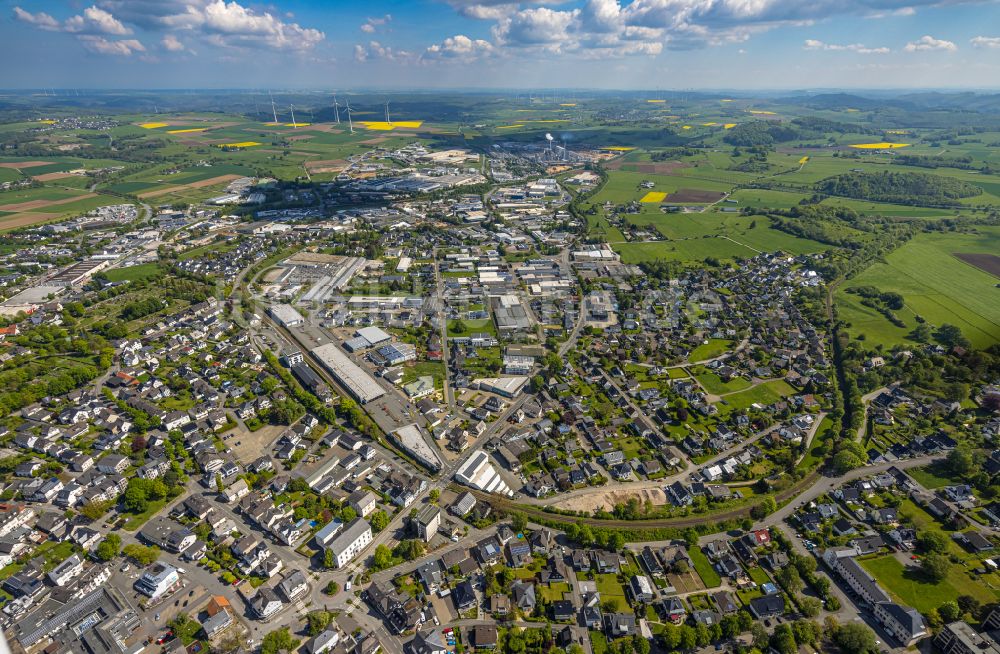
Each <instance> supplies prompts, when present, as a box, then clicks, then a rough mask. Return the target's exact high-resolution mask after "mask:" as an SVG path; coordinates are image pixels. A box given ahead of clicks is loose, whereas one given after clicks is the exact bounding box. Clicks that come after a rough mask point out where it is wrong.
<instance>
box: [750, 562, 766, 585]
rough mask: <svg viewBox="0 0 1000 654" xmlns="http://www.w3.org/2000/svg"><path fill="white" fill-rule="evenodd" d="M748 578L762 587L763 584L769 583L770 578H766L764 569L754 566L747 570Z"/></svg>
mask: <svg viewBox="0 0 1000 654" xmlns="http://www.w3.org/2000/svg"><path fill="white" fill-rule="evenodd" d="M748 572H749V574H750V578H751V579H753V580H754V581H756V582H757V585H758V586H763V585H764V584H769V583H771V578H770V577H768V576H767V573H766V572H764V569H763V568H761V567H760V566H754V567H752V568H750V569H749V570H748Z"/></svg>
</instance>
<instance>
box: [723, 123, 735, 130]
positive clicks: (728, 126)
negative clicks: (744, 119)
mask: <svg viewBox="0 0 1000 654" xmlns="http://www.w3.org/2000/svg"><path fill="white" fill-rule="evenodd" d="M723 127H725V128H726V129H732V128H734V127H736V123H726V124H725V125H723Z"/></svg>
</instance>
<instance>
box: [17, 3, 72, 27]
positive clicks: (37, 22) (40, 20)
mask: <svg viewBox="0 0 1000 654" xmlns="http://www.w3.org/2000/svg"><path fill="white" fill-rule="evenodd" d="M14 18H16V19H18V20H19V21H21V22H22V23H28V24H29V25H34V26H35V27H37V28H39V29H43V30H49V31H58V30H60V29H62V26H61V25H59V21H57V20H56V19H55V18H53V17H52V16H50V15H48V14H47V13H45V12H44V11H40V12H38V13H37V14H33V13H31V12H29V11H25V10H24V9H21V8H20V7H14Z"/></svg>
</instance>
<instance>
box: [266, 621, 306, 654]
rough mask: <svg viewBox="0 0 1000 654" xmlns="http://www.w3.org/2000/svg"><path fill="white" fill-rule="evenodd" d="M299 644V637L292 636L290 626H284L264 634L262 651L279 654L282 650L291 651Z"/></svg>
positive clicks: (268, 653)
mask: <svg viewBox="0 0 1000 654" xmlns="http://www.w3.org/2000/svg"><path fill="white" fill-rule="evenodd" d="M298 646H299V641H298V639H296V638H292V634H291V632H289V631H288V627H282V628H281V629H275V630H274V631H272V632H270V633H269V634H267V635H266V636H264V640H263V641H261V644H260V652H261V654H278V652H280V651H281V650H285V651H289V652H290V651H292V650H294V649H295V648H297V647H298Z"/></svg>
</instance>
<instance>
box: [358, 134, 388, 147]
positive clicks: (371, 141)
mask: <svg viewBox="0 0 1000 654" xmlns="http://www.w3.org/2000/svg"><path fill="white" fill-rule="evenodd" d="M388 140H389V137H387V136H376V137H375V138H373V139H367V140H365V141H361V142H362V143H364V144H365V145H378V144H379V143H385V142H386V141H388Z"/></svg>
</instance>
